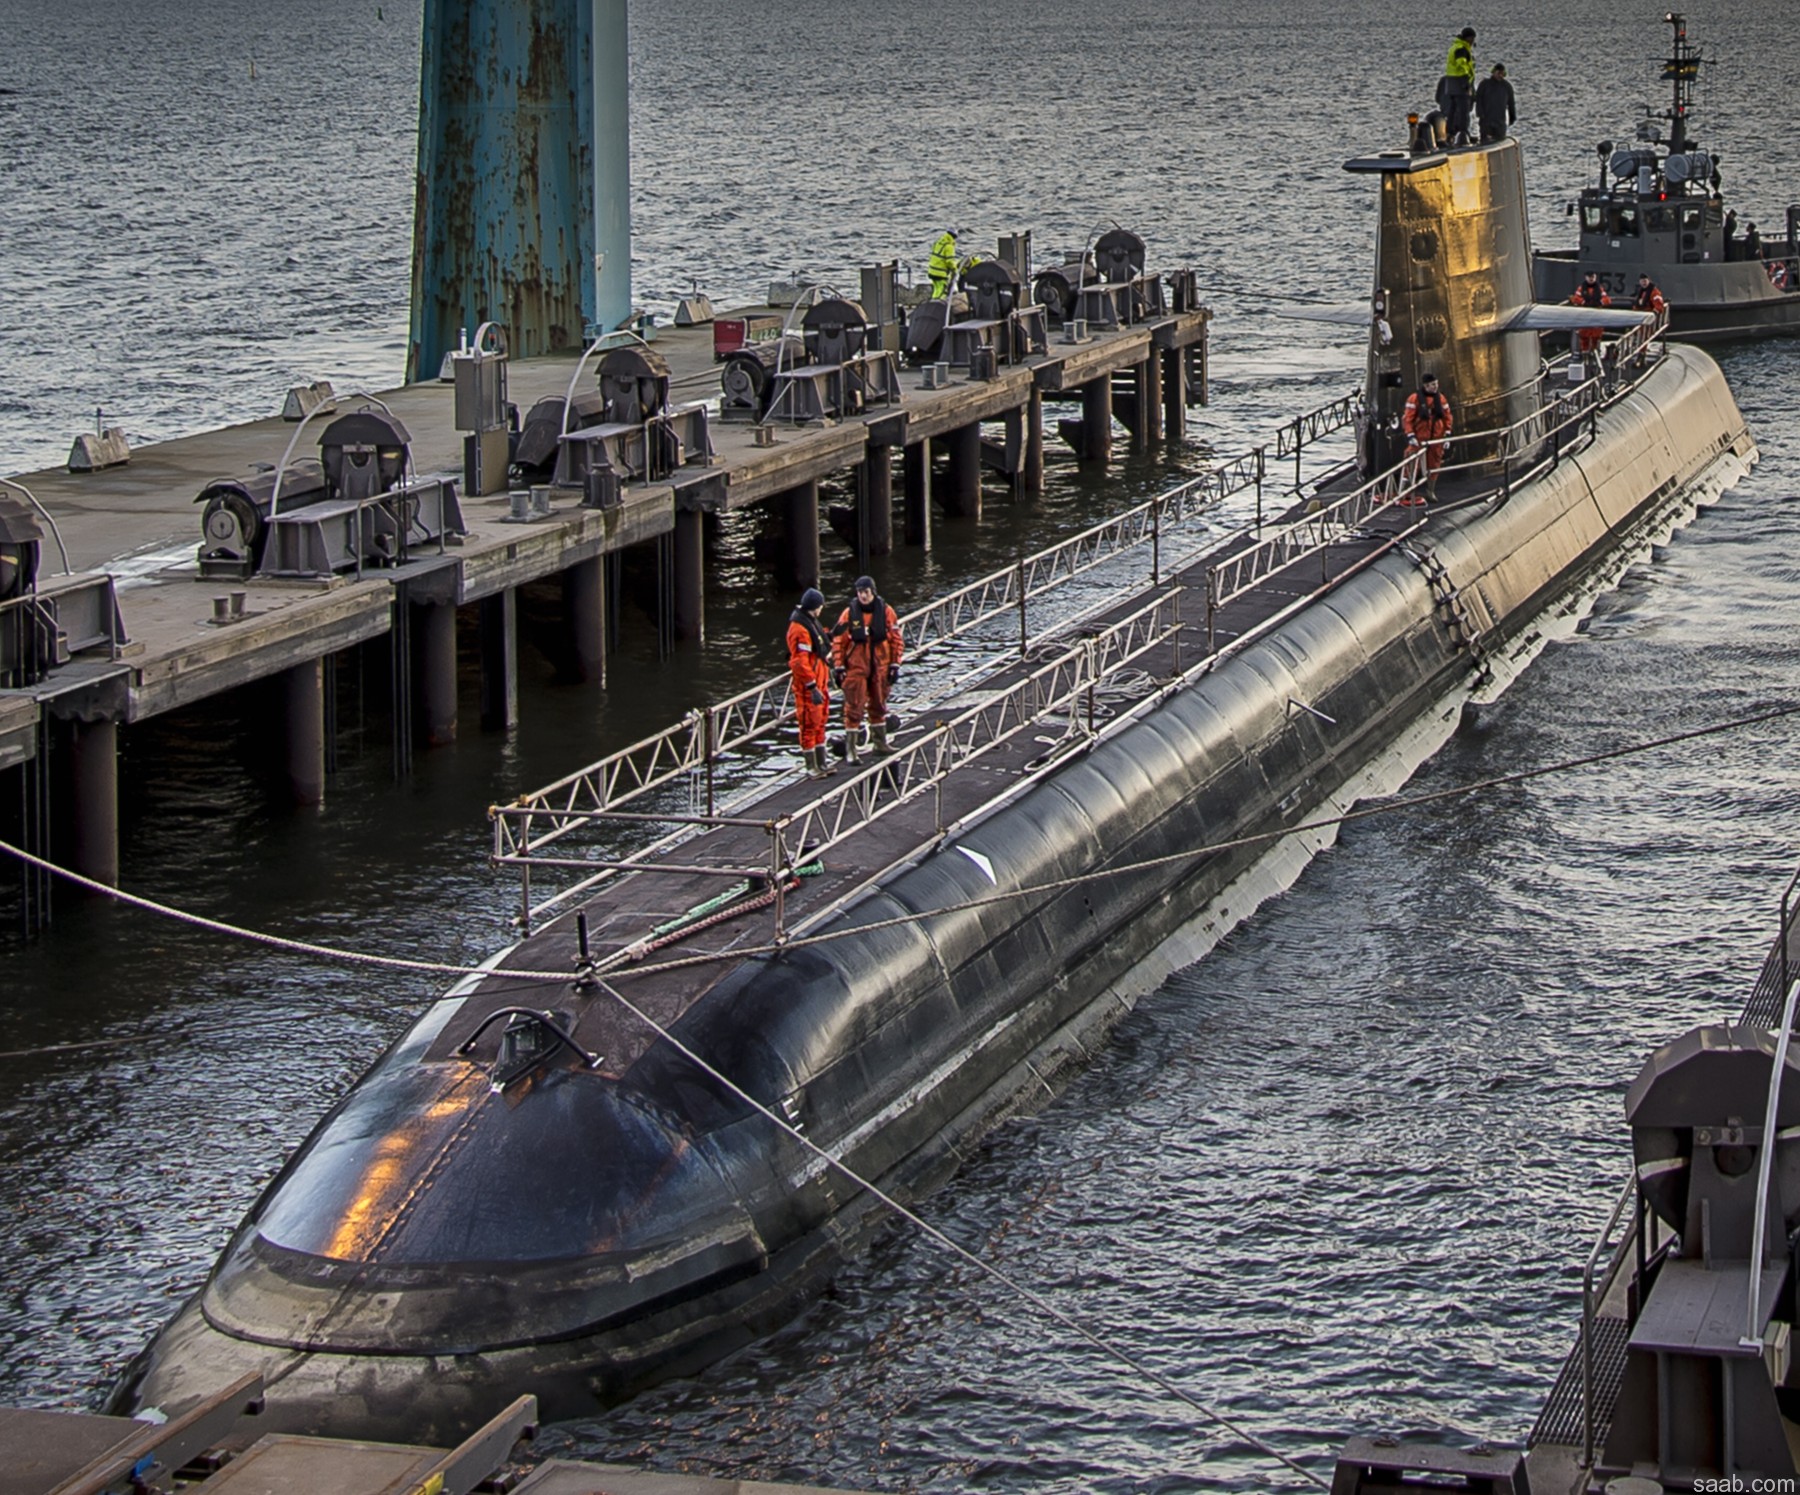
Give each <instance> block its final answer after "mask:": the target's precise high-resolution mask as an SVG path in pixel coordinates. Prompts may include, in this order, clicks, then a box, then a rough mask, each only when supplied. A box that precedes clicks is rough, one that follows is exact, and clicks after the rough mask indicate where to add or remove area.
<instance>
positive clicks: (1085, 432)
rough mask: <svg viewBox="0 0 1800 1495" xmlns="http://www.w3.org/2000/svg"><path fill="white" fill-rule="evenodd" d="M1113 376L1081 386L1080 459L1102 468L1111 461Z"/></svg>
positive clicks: (1100, 378)
mask: <svg viewBox="0 0 1800 1495" xmlns="http://www.w3.org/2000/svg"><path fill="white" fill-rule="evenodd" d="M1112 403H1113V402H1112V375H1111V374H1102V375H1100V376H1099V378H1097V379H1089V380H1088V381H1087V383H1085V384H1084V385H1082V386H1081V457H1082V460H1083V461H1084V462H1098V463H1100V464H1101V465H1102V466H1105V465H1106V464H1108V463H1110V462H1111V461H1112V419H1113V410H1112Z"/></svg>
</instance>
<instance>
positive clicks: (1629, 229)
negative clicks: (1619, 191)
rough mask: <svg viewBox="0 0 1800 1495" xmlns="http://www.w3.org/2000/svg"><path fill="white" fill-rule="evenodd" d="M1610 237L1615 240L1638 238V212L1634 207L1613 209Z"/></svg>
mask: <svg viewBox="0 0 1800 1495" xmlns="http://www.w3.org/2000/svg"><path fill="white" fill-rule="evenodd" d="M1612 236H1613V237H1614V238H1615V239H1617V238H1621V237H1629V238H1633V239H1635V238H1636V237H1637V236H1638V210H1637V209H1636V208H1635V207H1630V208H1614V209H1613V222H1612Z"/></svg>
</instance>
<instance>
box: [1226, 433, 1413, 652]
mask: <svg viewBox="0 0 1800 1495" xmlns="http://www.w3.org/2000/svg"><path fill="white" fill-rule="evenodd" d="M1425 478H1426V467H1425V453H1424V452H1423V451H1410V452H1408V453H1407V454H1406V456H1405V457H1403V458H1402V459H1401V461H1400V464H1399V465H1398V466H1397V467H1391V468H1389V469H1388V470H1387V471H1386V472H1384V473H1382V474H1380V475H1379V476H1378V477H1375V478H1374V479H1372V480H1371V481H1369V482H1367V483H1364V484H1363V485H1362V486H1361V487H1360V488H1357V489H1355V490H1354V491H1353V492H1350V493H1347V494H1345V495H1344V496H1343V497H1342V498H1340V499H1336V500H1334V501H1333V502H1331V503H1329V504H1327V505H1325V506H1324V507H1323V508H1320V509H1318V510H1316V511H1315V512H1313V513H1311V514H1306V515H1303V516H1302V517H1301V518H1299V519H1296V520H1294V521H1293V522H1292V523H1289V524H1284V525H1282V526H1281V527H1280V528H1279V529H1276V530H1274V531H1272V532H1271V533H1270V534H1268V535H1266V536H1265V537H1264V538H1262V539H1260V540H1257V541H1255V542H1254V543H1252V544H1251V545H1249V546H1247V547H1246V548H1245V549H1243V550H1240V551H1238V552H1237V553H1236V554H1234V555H1229V556H1226V557H1225V558H1224V559H1223V560H1221V561H1218V562H1216V563H1215V564H1213V565H1210V566H1208V567H1207V568H1206V609H1207V631H1208V636H1209V638H1210V636H1211V632H1212V627H1213V622H1214V617H1215V615H1216V614H1217V612H1218V610H1219V609H1220V608H1222V607H1224V606H1226V605H1227V604H1228V603H1231V602H1235V601H1236V600H1237V599H1238V598H1239V597H1242V596H1243V595H1244V594H1245V593H1246V592H1249V591H1251V590H1253V589H1254V588H1255V587H1256V586H1257V585H1258V584H1259V583H1261V582H1262V581H1264V580H1265V579H1266V578H1268V577H1269V576H1271V575H1273V574H1274V573H1275V572H1277V571H1280V570H1283V569H1284V568H1286V567H1288V566H1291V565H1292V564H1293V563H1294V562H1295V561H1298V560H1304V559H1305V558H1306V557H1307V556H1309V555H1313V554H1316V553H1317V552H1319V551H1321V550H1324V549H1326V548H1327V547H1328V546H1330V545H1334V544H1336V543H1338V542H1339V541H1340V540H1342V539H1343V538H1344V537H1345V536H1346V535H1347V534H1349V533H1350V532H1351V531H1352V530H1353V529H1355V528H1356V526H1357V525H1359V524H1362V523H1363V522H1364V521H1365V520H1367V519H1368V518H1369V517H1370V516H1371V515H1373V514H1374V513H1376V512H1377V511H1378V510H1380V509H1384V508H1387V507H1388V506H1389V505H1390V504H1394V503H1399V502H1402V501H1404V500H1405V498H1406V497H1407V496H1408V495H1409V494H1411V493H1414V492H1417V491H1418V490H1419V489H1421V488H1423V487H1424V485H1425Z"/></svg>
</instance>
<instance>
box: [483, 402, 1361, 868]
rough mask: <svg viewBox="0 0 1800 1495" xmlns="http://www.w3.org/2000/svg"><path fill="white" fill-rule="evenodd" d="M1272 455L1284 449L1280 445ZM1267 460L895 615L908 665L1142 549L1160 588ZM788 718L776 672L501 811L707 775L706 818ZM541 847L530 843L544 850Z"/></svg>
mask: <svg viewBox="0 0 1800 1495" xmlns="http://www.w3.org/2000/svg"><path fill="white" fill-rule="evenodd" d="M1351 398H1352V397H1348V396H1347V397H1346V398H1345V399H1343V400H1338V401H1336V402H1334V403H1333V404H1332V405H1329V406H1325V407H1323V408H1322V409H1321V410H1320V411H1316V412H1313V414H1314V415H1316V416H1318V417H1320V419H1319V421H1318V422H1317V423H1316V429H1317V430H1318V432H1319V433H1320V435H1323V434H1324V433H1325V432H1327V431H1330V430H1336V429H1339V427H1338V426H1337V425H1332V424H1330V421H1329V419H1328V417H1329V413H1330V412H1334V411H1339V410H1341V409H1343V408H1345V407H1346V406H1347V405H1348V403H1349V400H1350V399H1351ZM1308 419H1310V417H1301V420H1302V421H1305V420H1308ZM1291 424H1296V423H1291ZM1313 439H1318V438H1317V437H1314V438H1313ZM1277 449H1278V450H1283V449H1282V448H1281V447H1280V442H1279V438H1278V442H1277ZM1266 454H1267V446H1266V445H1262V446H1257V447H1253V448H1251V449H1250V450H1249V451H1248V452H1244V453H1241V454H1240V455H1238V456H1236V457H1234V458H1231V459H1229V460H1228V461H1225V462H1222V463H1219V464H1217V465H1216V466H1214V467H1213V468H1211V469H1209V470H1208V471H1207V472H1204V473H1201V474H1199V475H1198V476H1196V477H1193V478H1189V479H1187V480H1186V481H1184V482H1181V483H1178V484H1176V486H1175V487H1173V488H1170V489H1168V490H1167V491H1165V492H1163V493H1160V494H1158V495H1157V496H1156V497H1155V498H1152V499H1150V500H1149V501H1147V502H1145V503H1141V504H1138V505H1136V506H1135V507H1133V508H1130V509H1127V510H1125V511H1124V512H1122V513H1120V514H1116V515H1114V516H1113V517H1112V518H1110V519H1106V520H1102V521H1101V522H1100V523H1099V524H1095V525H1091V526H1090V527H1088V528H1087V529H1085V530H1082V531H1081V532H1080V533H1078V534H1074V535H1070V536H1069V537H1067V538H1066V539H1063V540H1061V541H1058V542H1057V543H1056V544H1055V545H1052V546H1049V547H1047V548H1046V549H1044V550H1040V551H1037V552H1036V553H1034V554H1032V555H1029V556H1026V557H1024V558H1022V559H1021V560H1019V561H1017V562H1015V563H1014V564H1012V565H1010V566H1007V567H1005V568H1003V569H1002V570H999V571H994V572H991V573H989V574H988V575H986V576H983V577H979V578H977V579H976V580H975V581H972V582H970V583H968V584H967V585H966V586H963V587H960V588H958V589H957V590H956V591H954V592H951V593H949V594H947V595H946V596H943V597H939V598H938V599H937V600H936V601H934V602H930V603H927V604H926V605H925V606H923V607H920V608H916V609H914V610H913V611H912V612H909V613H905V614H902V615H901V617H900V620H899V621H900V625H901V627H902V628H903V629H904V630H905V631H906V632H907V634H908V636H909V638H912V639H915V640H916V642H914V643H911V644H909V646H908V649H907V653H908V656H909V657H911V658H917V657H918V656H919V655H921V654H925V653H929V652H930V651H931V650H933V649H935V648H938V647H940V646H941V645H943V644H946V643H948V642H950V641H951V640H953V639H956V638H959V637H961V636H963V635H965V634H967V633H969V632H971V631H973V630H974V629H976V628H978V627H980V626H981V625H983V624H985V623H988V622H991V621H992V620H993V619H995V618H997V617H1001V616H1004V615H1005V614H1007V613H1009V612H1012V611H1014V610H1017V611H1018V612H1019V614H1020V630H1021V638H1025V637H1027V630H1026V617H1025V614H1026V608H1027V604H1028V603H1029V602H1031V601H1032V600H1034V599H1036V598H1039V597H1042V596H1045V595H1047V594H1048V593H1050V592H1052V591H1054V590H1056V588H1058V587H1060V586H1062V585H1063V584H1064V583H1066V582H1069V581H1073V580H1074V579H1075V578H1076V577H1078V576H1081V575H1083V574H1085V573H1086V572H1088V571H1091V570H1093V569H1094V568H1095V567H1096V566H1099V565H1101V564H1103V563H1105V562H1107V561H1110V560H1113V559H1115V558H1116V557H1118V556H1120V555H1123V554H1125V553H1127V552H1128V551H1131V550H1134V549H1136V548H1137V547H1139V546H1142V545H1146V544H1147V545H1149V546H1150V547H1151V572H1152V574H1151V580H1152V581H1153V582H1159V581H1160V580H1161V543H1162V537H1163V530H1164V527H1165V526H1166V525H1169V524H1181V523H1183V522H1184V521H1186V520H1188V519H1190V518H1192V517H1194V516H1196V515H1198V514H1199V513H1200V512H1201V511H1202V510H1203V509H1205V508H1207V507H1209V506H1211V505H1216V504H1219V503H1222V502H1224V501H1225V500H1226V499H1227V498H1230V497H1231V496H1232V495H1234V494H1237V493H1241V492H1243V491H1244V490H1245V489H1247V488H1251V487H1254V488H1255V489H1256V490H1257V495H1258V503H1259V513H1258V523H1259V525H1260V522H1261V515H1260V501H1261V493H1262V484H1263V481H1264V479H1265V477H1266V475H1267V461H1266ZM793 719H794V706H793V699H792V682H791V678H790V676H789V675H788V674H787V672H786V671H783V672H782V673H781V674H780V675H776V676H774V677H772V678H770V679H767V680H764V681H763V682H761V683H760V684H758V685H753V686H751V687H750V688H749V689H747V690H743V691H739V692H738V693H737V694H736V695H733V696H728V697H726V699H724V700H723V701H718V702H714V703H713V704H712V705H710V706H707V707H704V708H699V709H695V710H693V711H689V712H687V713H686V714H685V715H684V716H683V717H682V719H681V720H680V721H679V722H676V723H675V724H674V725H672V726H670V727H666V728H664V729H663V730H662V731H661V732H658V733H656V734H654V735H652V736H650V737H645V738H642V739H640V740H639V741H637V742H634V743H632V744H630V745H629V746H627V747H623V748H619V749H617V750H616V751H614V752H612V753H609V754H607V755H606V756H605V757H604V758H600V759H597V760H595V761H594V762H593V763H590V764H588V765H586V766H585V767H583V768H579V769H576V770H575V771H574V772H573V773H570V774H565V775H564V776H563V777H562V778H560V779H557V780H555V781H554V782H552V783H549V784H546V785H544V786H543V787H542V788H540V789H536V790H533V791H531V792H530V793H527V794H523V795H520V796H518V797H517V798H515V799H514V800H512V801H511V803H510V804H509V805H507V806H505V807H504V808H505V809H507V810H520V809H526V810H529V809H534V808H536V809H541V810H552V809H555V808H558V807H560V808H561V810H562V811H564V812H573V811H575V810H577V809H579V808H582V807H584V806H585V807H592V808H595V809H606V808H610V807H613V806H616V805H619V804H623V803H625V802H627V801H628V800H631V799H634V798H636V797H637V796H639V795H642V794H647V793H649V792H651V791H652V790H655V789H659V788H662V787H663V786H665V785H667V784H671V783H674V782H675V781H677V780H678V779H680V778H682V777H683V776H685V775H687V774H691V773H694V772H697V771H699V770H701V769H705V770H706V771H707V780H708V781H707V785H706V800H707V809H708V811H709V812H710V811H711V809H712V808H713V806H712V799H713V784H712V776H711V768H712V765H713V764H715V763H716V762H717V761H718V760H719V759H720V758H722V757H723V756H724V755H725V754H727V753H730V752H733V751H735V750H737V749H740V748H742V747H744V746H746V745H748V744H749V743H751V742H754V741H756V740H758V739H760V738H763V737H767V736H769V735H771V734H772V733H774V732H776V731H779V730H780V729H781V728H782V727H783V726H785V725H786V724H788V723H789V722H791V721H792V720H793ZM501 808H502V807H499V806H494V807H491V808H490V809H489V811H488V818H489V820H490V821H494V822H495V826H496V830H495V850H494V855H495V857H496V858H500V857H502V856H503V855H504V854H505V848H504V846H503V844H502V843H503V837H502V833H501V831H500V829H499V825H500V822H499V820H498V819H497V816H498V815H499V812H500V810H501ZM557 834H558V832H557V831H556V830H555V829H554V828H553V829H552V830H551V831H549V832H546V833H545V835H544V838H543V840H549V839H554V837H555V836H556V835H557ZM543 840H540V841H539V842H536V843H534V844H543Z"/></svg>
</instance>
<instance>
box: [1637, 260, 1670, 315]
mask: <svg viewBox="0 0 1800 1495" xmlns="http://www.w3.org/2000/svg"><path fill="white" fill-rule="evenodd" d="M1631 304H1632V305H1633V306H1634V307H1636V308H1637V309H1638V310H1639V311H1664V310H1666V309H1667V308H1668V305H1669V303H1668V302H1666V301H1664V300H1663V293H1662V292H1661V291H1660V290H1658V289H1657V286H1656V282H1655V281H1654V280H1652V279H1651V278H1650V272H1649V271H1648V270H1646V271H1644V272H1643V274H1641V275H1639V276H1638V288H1637V295H1635V296H1633V297H1632V298H1631Z"/></svg>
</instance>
